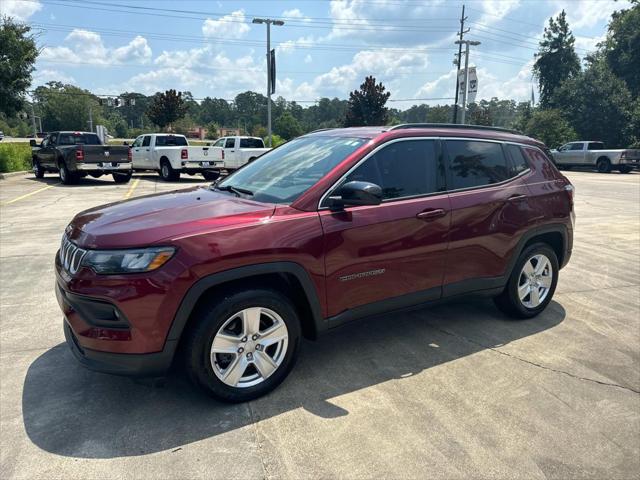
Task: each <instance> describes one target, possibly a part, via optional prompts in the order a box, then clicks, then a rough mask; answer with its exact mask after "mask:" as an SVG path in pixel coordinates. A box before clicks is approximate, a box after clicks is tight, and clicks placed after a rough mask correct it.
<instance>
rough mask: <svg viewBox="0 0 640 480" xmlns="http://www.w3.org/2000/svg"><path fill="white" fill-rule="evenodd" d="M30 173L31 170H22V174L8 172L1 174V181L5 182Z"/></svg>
mask: <svg viewBox="0 0 640 480" xmlns="http://www.w3.org/2000/svg"><path fill="white" fill-rule="evenodd" d="M27 173H29V170H22V171H20V172H6V173H0V180H4V179H6V178H11V177H17V176H18V175H26V174H27Z"/></svg>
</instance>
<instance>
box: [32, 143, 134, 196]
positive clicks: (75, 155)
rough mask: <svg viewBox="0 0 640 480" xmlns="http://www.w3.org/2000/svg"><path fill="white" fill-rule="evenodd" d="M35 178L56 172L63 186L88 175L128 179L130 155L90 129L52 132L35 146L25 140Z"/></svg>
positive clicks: (120, 180) (125, 180)
mask: <svg viewBox="0 0 640 480" xmlns="http://www.w3.org/2000/svg"><path fill="white" fill-rule="evenodd" d="M29 143H30V145H31V156H32V166H33V173H34V174H35V176H36V178H42V177H44V175H45V173H48V172H57V173H58V174H59V175H60V180H61V181H62V183H64V184H65V185H68V184H71V183H75V182H76V181H78V179H80V178H82V177H86V176H87V175H91V176H92V177H94V178H99V177H101V176H102V175H112V176H113V180H114V181H115V182H116V183H127V182H128V181H129V180H131V172H132V170H131V154H130V152H129V148H128V147H125V146H115V145H104V144H103V143H102V141H101V140H100V137H98V135H96V134H95V133H92V132H71V131H65V132H52V133H49V134H48V135H47V136H46V137H45V139H44V140H43V141H42V143H40V145H38V143H37V142H36V140H34V139H32V140H30V141H29Z"/></svg>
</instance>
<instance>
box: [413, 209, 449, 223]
mask: <svg viewBox="0 0 640 480" xmlns="http://www.w3.org/2000/svg"><path fill="white" fill-rule="evenodd" d="M446 214H447V212H446V211H444V210H443V209H442V208H436V209H434V210H427V211H425V212H420V213H419V214H418V215H416V217H418V218H419V219H420V220H433V219H434V218H439V217H442V216H444V215H446Z"/></svg>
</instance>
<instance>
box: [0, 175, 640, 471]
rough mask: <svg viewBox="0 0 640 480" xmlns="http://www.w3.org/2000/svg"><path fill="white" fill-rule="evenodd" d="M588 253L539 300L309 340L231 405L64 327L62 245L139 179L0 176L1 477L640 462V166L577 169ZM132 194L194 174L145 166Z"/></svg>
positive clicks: (392, 320) (398, 319) (421, 313)
mask: <svg viewBox="0 0 640 480" xmlns="http://www.w3.org/2000/svg"><path fill="white" fill-rule="evenodd" d="M567 176H568V177H569V178H570V179H571V181H572V182H573V183H574V185H575V187H576V212H577V225H576V233H575V243H574V251H573V257H572V259H571V262H570V263H569V265H568V267H567V268H565V269H564V270H562V272H561V274H560V281H559V284H558V289H557V291H556V294H555V297H554V301H553V302H552V303H551V304H550V306H549V308H548V309H547V311H545V313H544V314H543V315H541V316H540V317H538V318H536V319H533V320H528V321H509V320H507V319H505V318H504V317H503V316H502V315H501V314H500V313H498V311H497V310H496V309H495V308H493V305H492V303H491V301H490V300H483V299H475V300H470V301H465V302H464V303H463V302H460V303H449V304H443V305H439V306H437V307H433V308H430V309H423V310H413V311H409V312H402V313H393V314H389V315H384V316H380V317H377V318H373V319H370V320H368V321H361V322H357V323H354V324H351V325H347V326H345V327H343V328H340V329H339V330H336V331H334V332H331V333H330V334H328V335H327V336H326V337H324V338H323V339H321V340H320V341H319V342H304V344H303V348H302V352H301V357H300V360H299V362H298V365H297V366H296V368H295V369H294V371H293V373H292V374H291V376H290V377H289V379H288V380H286V381H285V383H284V384H283V385H282V386H281V387H280V388H279V389H278V390H277V391H275V392H274V393H272V394H271V395H268V396H267V397H264V398H261V399H259V400H257V401H254V402H251V403H249V404H243V405H226V404H221V403H218V402H216V401H214V400H211V399H209V398H208V397H206V396H204V395H203V394H201V393H200V392H199V391H197V390H195V389H194V388H192V387H191V385H190V384H189V383H188V382H186V381H185V380H183V379H182V378H181V377H180V376H179V375H177V374H174V375H171V376H169V377H168V378H167V379H166V381H162V382H156V381H150V380H132V379H128V378H120V377H113V376H108V375H101V374H97V373H93V372H89V371H86V370H85V369H83V368H82V367H80V366H79V365H78V364H77V363H76V362H75V360H74V359H73V358H72V356H71V354H70V353H69V352H68V351H67V348H66V346H65V345H64V344H63V334H62V328H61V314H60V312H59V309H58V306H57V303H56V300H55V296H54V293H53V281H54V275H53V256H54V254H55V251H56V250H57V247H58V244H59V241H60V236H61V234H62V231H63V229H64V227H65V226H66V224H67V222H68V221H69V220H70V218H71V217H72V216H73V215H74V214H75V213H76V212H78V211H80V210H83V209H85V208H89V207H91V206H94V205H99V204H103V203H108V202H112V201H117V200H120V199H123V198H124V197H125V195H127V193H128V192H129V188H130V185H115V184H114V183H113V182H112V181H111V180H110V179H109V180H103V179H98V180H93V179H91V180H87V181H85V182H82V183H81V184H80V185H78V186H73V187H65V186H62V185H55V184H56V183H57V179H55V178H54V177H53V176H47V178H46V179H45V183H46V184H50V185H53V187H52V188H49V189H47V190H44V191H42V192H39V193H37V194H34V195H32V196H29V197H27V198H24V199H23V200H19V201H15V202H14V203H11V204H8V205H7V204H6V202H8V201H10V200H12V199H15V198H17V197H20V196H22V195H25V194H27V193H29V192H32V191H36V190H38V189H40V188H42V187H43V184H42V183H43V182H40V181H37V180H35V179H33V178H32V177H31V176H24V177H22V176H18V177H10V178H8V179H6V180H0V202H2V205H1V206H0V281H1V284H0V478H2V479H13V478H30V479H31V478H43V479H45V478H46V479H51V478H65V479H68V478H78V479H94V478H95V479H117V478H140V479H146V478H225V479H227V478H295V479H301V478H354V479H355V478H372V477H374V478H425V477H429V478H443V479H451V478H462V477H464V478H469V477H474V478H526V479H531V478H554V479H566V478H598V479H601V478H612V479H613V478H616V479H618V478H619V479H627V478H629V479H630V478H638V472H640V394H639V392H640V286H639V285H640V174H639V173H633V174H630V175H620V174H617V173H612V174H609V175H602V174H597V173H591V172H580V171H577V172H576V171H571V172H567ZM140 179H141V180H140V182H139V184H138V185H137V187H136V188H135V189H134V191H133V192H132V194H133V196H139V195H143V194H147V193H153V192H155V191H168V190H173V189H175V188H180V187H187V186H189V185H193V184H198V183H201V182H200V180H201V179H200V177H185V179H184V180H183V181H182V182H180V183H172V184H166V183H163V182H158V181H157V177H156V176H155V175H141V176H140Z"/></svg>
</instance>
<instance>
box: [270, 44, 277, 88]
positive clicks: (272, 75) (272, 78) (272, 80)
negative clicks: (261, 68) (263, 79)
mask: <svg viewBox="0 0 640 480" xmlns="http://www.w3.org/2000/svg"><path fill="white" fill-rule="evenodd" d="M269 62H270V67H271V68H269V75H270V78H269V84H270V86H271V93H272V94H273V93H276V51H275V49H272V50H271V53H270V55H269Z"/></svg>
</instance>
